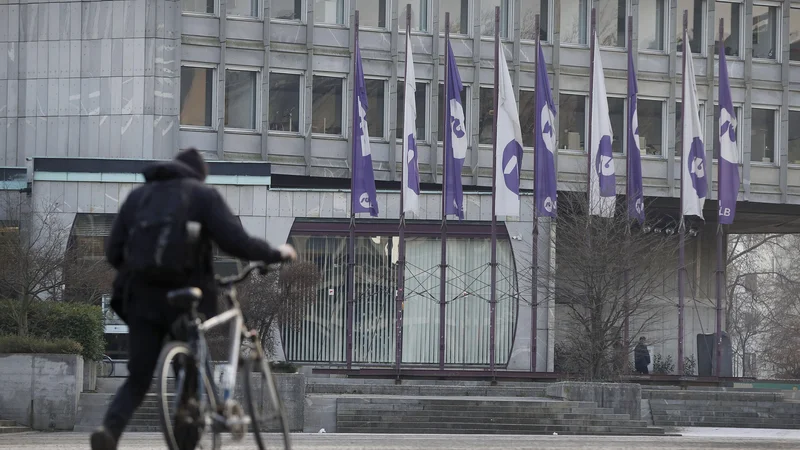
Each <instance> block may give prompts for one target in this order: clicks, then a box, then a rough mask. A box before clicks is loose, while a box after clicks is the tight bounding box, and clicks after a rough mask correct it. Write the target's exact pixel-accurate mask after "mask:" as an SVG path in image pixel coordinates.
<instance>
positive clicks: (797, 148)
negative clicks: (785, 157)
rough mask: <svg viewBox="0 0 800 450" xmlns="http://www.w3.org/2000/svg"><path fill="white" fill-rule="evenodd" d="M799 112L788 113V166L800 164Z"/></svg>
mask: <svg viewBox="0 0 800 450" xmlns="http://www.w3.org/2000/svg"><path fill="white" fill-rule="evenodd" d="M798 123H800V111H789V124H791V125H792V126H790V127H789V164H800V127H798V126H794V125H795V124H798Z"/></svg>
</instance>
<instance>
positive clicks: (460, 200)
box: [444, 41, 467, 220]
mask: <svg viewBox="0 0 800 450" xmlns="http://www.w3.org/2000/svg"><path fill="white" fill-rule="evenodd" d="M447 58H448V59H447V65H448V73H447V97H448V98H447V104H446V105H445V109H446V111H445V119H447V120H445V124H444V132H445V133H447V135H448V136H449V139H448V140H447V146H446V148H445V149H444V163H445V164H446V165H447V179H446V180H444V183H445V186H446V188H445V191H446V198H445V201H446V203H445V205H446V208H445V214H454V215H456V216H458V218H459V219H461V220H463V219H464V195H463V191H462V188H461V169H462V168H463V167H464V161H465V160H466V158H467V125H466V123H465V120H464V106H463V105H462V104H461V90H462V89H463V85H462V84H461V75H459V73H458V65H457V64H456V58H455V56H453V47H452V46H451V45H450V42H449V41H448V43H447Z"/></svg>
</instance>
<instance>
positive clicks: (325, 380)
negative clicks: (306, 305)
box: [306, 375, 550, 390]
mask: <svg viewBox="0 0 800 450" xmlns="http://www.w3.org/2000/svg"><path fill="white" fill-rule="evenodd" d="M310 384H341V385H371V386H386V385H390V386H396V385H397V384H396V383H395V380H394V379H387V378H342V377H336V376H330V377H325V376H321V375H312V376H308V377H306V385H310ZM549 385H550V383H539V382H531V381H498V382H496V383H495V384H492V383H491V382H490V381H477V380H402V381H401V383H400V384H399V386H444V387H496V388H529V389H542V390H543V389H546V388H547V386H549Z"/></svg>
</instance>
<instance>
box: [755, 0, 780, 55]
mask: <svg viewBox="0 0 800 450" xmlns="http://www.w3.org/2000/svg"><path fill="white" fill-rule="evenodd" d="M777 36H778V8H777V7H774V6H759V5H753V58H763V59H776V53H777V52H776V40H777Z"/></svg>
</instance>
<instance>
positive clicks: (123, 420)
mask: <svg viewBox="0 0 800 450" xmlns="http://www.w3.org/2000/svg"><path fill="white" fill-rule="evenodd" d="M168 335H169V326H168V325H166V324H163V323H156V322H151V321H147V320H141V319H135V320H132V321H131V322H130V323H129V325H128V339H129V342H130V344H129V346H130V347H129V350H128V379H127V380H125V383H124V384H123V385H122V386H121V387H120V388H119V390H118V391H117V394H116V395H115V396H114V400H113V401H112V402H111V405H110V406H109V407H108V411H107V412H106V416H105V418H104V419H103V425H104V426H105V427H106V428H107V429H108V430H109V431H110V432H111V434H112V435H114V438H115V439H116V440H117V441H119V438H120V436H121V435H122V432H123V431H124V430H125V427H126V426H127V425H128V422H130V420H131V417H133V412H134V411H136V409H137V408H138V407H139V405H141V404H142V400H144V397H145V395H147V391H148V390H149V389H150V385H151V384H152V381H153V372H155V370H156V365H157V364H158V356H159V354H160V353H161V347H162V345H163V344H164V339H165V338H166V337H167V336H168Z"/></svg>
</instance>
